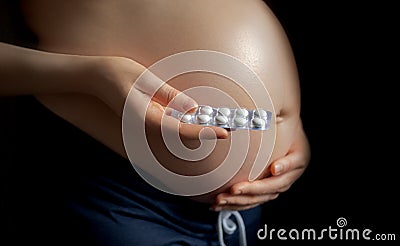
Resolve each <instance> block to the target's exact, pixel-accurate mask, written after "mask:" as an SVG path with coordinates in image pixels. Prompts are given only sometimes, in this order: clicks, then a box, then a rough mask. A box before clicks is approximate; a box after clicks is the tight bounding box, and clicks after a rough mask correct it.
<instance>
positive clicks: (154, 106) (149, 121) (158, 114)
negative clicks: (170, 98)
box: [146, 101, 228, 140]
mask: <svg viewBox="0 0 400 246" xmlns="http://www.w3.org/2000/svg"><path fill="white" fill-rule="evenodd" d="M163 114H164V108H163V107H162V106H161V105H160V104H158V103H156V102H154V101H153V102H151V103H150V104H149V107H148V108H147V112H146V126H147V127H148V128H149V129H160V128H161V124H163V126H162V128H163V129H164V130H166V131H169V132H173V131H175V132H179V136H180V137H181V138H182V139H183V140H189V139H191V140H198V139H226V138H228V132H227V131H226V130H225V129H223V128H221V127H216V126H207V127H204V126H201V125H195V124H185V123H182V122H180V121H179V120H177V119H175V118H173V117H164V119H163Z"/></svg>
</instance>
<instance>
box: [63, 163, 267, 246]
mask: <svg viewBox="0 0 400 246" xmlns="http://www.w3.org/2000/svg"><path fill="white" fill-rule="evenodd" d="M130 172H132V169H129V168H127V169H126V170H120V172H119V171H117V172H114V173H108V175H107V176H96V177H95V178H94V179H93V180H87V179H86V180H82V183H81V185H80V190H79V192H78V193H75V194H74V196H73V197H72V198H71V199H70V200H69V203H68V207H67V209H68V210H69V213H70V214H71V216H70V217H69V219H71V220H72V221H73V222H74V224H75V226H73V228H74V230H75V232H74V233H75V234H76V235H79V240H82V239H83V238H85V241H87V242H90V243H91V244H95V245H115V246H116V245H121V246H122V245H218V233H217V217H218V213H217V212H213V211H210V210H209V205H207V204H202V203H199V202H195V201H192V200H189V199H188V198H183V197H178V196H174V195H170V194H167V193H164V192H162V191H158V190H156V189H154V188H153V187H151V186H150V185H148V184H147V183H145V182H144V181H142V180H141V178H140V177H139V176H138V175H135V174H129V173H130ZM260 212H261V211H260V208H255V209H251V210H248V211H245V212H242V213H241V214H242V217H243V219H244V221H245V224H246V230H247V234H248V236H247V238H248V243H249V245H254V244H255V243H254V240H255V237H256V235H257V234H256V232H257V229H259V228H260V226H259V225H260V224H259V220H260V219H261V215H260ZM224 238H225V243H226V244H227V245H238V244H239V237H238V230H237V231H236V232H235V233H234V234H233V235H225V236H224ZM252 241H253V242H252Z"/></svg>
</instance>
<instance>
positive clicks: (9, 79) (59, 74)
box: [0, 43, 93, 96]
mask: <svg viewBox="0 0 400 246" xmlns="http://www.w3.org/2000/svg"><path fill="white" fill-rule="evenodd" d="M90 59H91V58H90V57H82V56H74V55H66V54H56V53H49V52H43V51H38V50H33V49H28V48H21V47H18V46H14V45H9V44H5V43H0V96H15V95H28V94H48V93H64V92H79V93H80V92H87V91H89V90H90V88H88V87H90V86H91V85H90V83H87V82H88V81H91V80H90V79H89V77H90V76H93V75H91V74H90V73H88V71H90V70H91V69H90V66H91V61H90ZM85 77H87V79H84V78H85Z"/></svg>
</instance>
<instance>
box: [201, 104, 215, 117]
mask: <svg viewBox="0 0 400 246" xmlns="http://www.w3.org/2000/svg"><path fill="white" fill-rule="evenodd" d="M212 112H213V109H212V107H210V106H203V107H201V108H200V113H201V114H207V115H210V114H212Z"/></svg>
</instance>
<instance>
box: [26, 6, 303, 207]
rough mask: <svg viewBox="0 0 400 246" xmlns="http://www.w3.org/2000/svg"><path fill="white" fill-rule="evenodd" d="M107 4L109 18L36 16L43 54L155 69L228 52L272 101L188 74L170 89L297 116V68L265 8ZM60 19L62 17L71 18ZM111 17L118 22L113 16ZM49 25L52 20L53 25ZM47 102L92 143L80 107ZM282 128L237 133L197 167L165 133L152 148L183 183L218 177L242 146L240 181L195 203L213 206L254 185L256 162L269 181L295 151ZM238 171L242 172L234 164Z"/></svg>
mask: <svg viewBox="0 0 400 246" xmlns="http://www.w3.org/2000/svg"><path fill="white" fill-rule="evenodd" d="M50 2H52V1H50ZM105 2H108V4H110V5H111V6H108V7H107V10H105V9H102V8H90V10H88V9H85V10H87V11H89V12H88V13H86V14H85V15H84V16H82V15H79V13H80V11H79V7H78V9H77V6H72V5H71V6H68V3H65V4H66V6H62V8H64V10H65V9H68V8H69V7H70V8H71V9H74V11H62V10H61V9H58V8H60V7H61V6H58V5H54V6H53V9H52V10H51V9H50V10H49V7H48V8H44V9H46V12H45V13H42V15H41V16H40V18H39V16H37V17H35V16H30V18H28V23H29V24H30V25H31V27H32V29H33V30H34V31H35V32H36V33H37V34H38V37H39V47H40V48H41V49H43V50H48V51H54V52H65V53H73V54H85V55H113V56H124V57H129V58H132V59H133V60H135V61H138V62H140V63H141V64H143V65H145V66H151V65H152V64H154V63H156V62H157V61H159V60H160V59H163V58H165V57H168V56H170V55H173V54H177V53H179V52H183V51H190V50H212V51H218V52H223V53H225V54H229V55H231V56H233V57H235V58H237V59H238V60H240V61H241V62H242V63H243V64H244V65H246V66H247V67H249V68H250V69H252V70H253V71H254V72H255V73H256V74H257V76H259V78H260V79H261V81H262V83H263V85H264V86H265V88H266V89H267V91H268V93H269V94H266V93H261V94H260V93H258V94H257V95H249V93H248V90H246V88H252V86H254V85H252V82H251V81H247V82H242V83H239V84H238V83H236V82H235V81H232V80H231V79H228V78H226V77H224V76H221V75H218V74H215V73H204V72H192V73H188V74H182V75H180V76H177V77H174V78H173V79H171V80H170V81H168V83H169V84H171V85H172V86H174V87H176V88H177V89H179V90H182V91H184V90H187V91H188V94H189V95H191V96H193V97H194V98H195V99H196V100H197V101H198V103H199V104H208V105H211V106H221V105H224V106H231V107H234V106H241V107H247V108H254V107H256V105H255V104H254V101H257V100H261V101H264V102H267V103H266V104H264V105H263V107H266V109H268V110H271V111H272V110H273V108H274V109H275V111H274V112H275V113H277V114H280V113H281V112H285V111H288V112H290V109H286V108H285V107H284V105H285V103H284V102H285V100H287V98H288V97H290V96H291V93H293V97H294V98H297V94H296V92H293V91H296V90H292V89H291V88H292V87H293V84H296V83H297V77H296V76H297V74H296V67H295V65H294V60H293V56H292V53H291V49H290V46H289V43H288V41H287V39H286V36H285V34H284V32H283V30H282V28H281V26H280V24H279V22H278V21H277V19H276V18H275V16H274V15H273V14H272V12H271V11H270V10H269V8H268V7H267V6H266V5H265V4H264V3H263V2H262V1H213V0H210V1H190V3H189V1H175V3H176V4H173V3H171V1H155V2H153V3H152V4H148V3H147V4H146V3H145V2H147V1H113V3H114V4H115V5H113V4H111V3H109V2H111V1H105ZM102 3H104V2H102ZM117 3H118V4H117ZM178 3H179V4H178ZM98 6H101V4H99V5H98ZM31 7H35V6H31ZM36 7H40V6H36ZM90 11H92V12H90ZM113 11H114V12H113ZM115 11H116V12H115ZM37 12H40V11H37ZM57 13H63V15H64V16H63V15H61V14H57ZM110 13H114V15H113V16H111V15H110ZM115 13H117V14H115ZM75 14H76V16H75ZM65 15H69V16H65ZM46 18H49V20H48V21H47V22H46V21H45V20H46ZM50 20H51V21H50ZM41 23H42V24H41ZM43 23H46V24H43ZM49 23H50V24H49ZM294 87H296V86H294ZM193 88H200V90H201V88H209V89H210V88H211V91H210V94H209V96H204V95H205V94H207V93H197V92H198V91H197V92H196V90H191V89H193ZM253 90H254V88H253ZM215 91H220V92H223V93H224V94H225V95H228V96H229V97H230V98H231V99H232V100H231V101H224V100H222V99H221V97H219V96H217V94H215V95H216V96H212V95H213V93H214V92H215ZM269 97H270V99H271V100H269ZM265 98H267V100H265ZM40 99H41V101H42V102H43V103H44V104H45V105H46V106H48V107H49V108H50V109H52V110H53V111H54V112H55V113H57V114H59V115H61V116H62V117H64V118H65V119H66V120H68V121H70V122H73V123H74V124H75V125H76V126H78V127H80V128H81V129H83V130H84V131H87V132H89V133H90V134H91V135H93V132H90V130H87V127H86V126H88V125H90V124H88V123H87V122H90V121H91V119H90V118H86V119H85V118H84V117H83V118H82V117H81V118H80V119H76V117H74V116H73V112H69V111H70V110H71V109H70V107H68V106H65V105H68V103H69V102H77V100H75V99H74V96H72V95H71V96H70V97H69V96H68V95H63V97H57V96H54V95H49V96H46V95H43V96H41V98H40ZM93 100H95V99H93V98H90V97H87V98H86V99H84V100H82V101H86V102H88V101H93ZM63 105H64V106H63ZM87 105H91V103H88V104H87ZM93 105H98V104H96V103H93ZM103 106H104V107H106V106H105V105H103ZM257 106H258V105H257ZM102 112H104V115H105V116H104V117H103V118H107V117H108V116H107V113H106V112H108V111H105V110H103V111H102ZM109 117H114V116H111V115H110V116H109ZM274 118H275V117H274ZM275 123H276V122H273V124H272V126H271V129H270V130H269V131H266V132H260V131H252V132H250V133H249V132H247V131H234V132H231V133H230V137H229V139H226V140H218V141H216V143H215V142H212V141H211V142H208V141H204V142H203V144H205V145H210V146H211V145H212V146H213V150H212V152H211V153H209V154H208V155H206V156H204V158H202V159H199V160H197V159H198V158H196V161H190V160H187V159H182V158H180V157H179V156H176V155H174V154H173V153H171V152H170V151H169V149H168V148H167V146H166V145H165V142H164V139H163V138H162V134H161V129H158V130H154V129H153V130H152V131H153V132H152V134H148V137H147V141H148V144H149V148H150V149H151V151H152V153H153V154H154V157H155V158H156V160H157V161H158V162H160V164H161V165H162V166H164V167H165V168H166V169H168V170H170V171H172V172H173V173H176V174H180V175H184V176H198V175H201V174H205V173H209V172H211V171H212V170H215V169H216V168H217V167H219V166H220V165H221V163H223V162H224V160H226V159H227V157H228V156H231V155H232V154H236V155H238V154H237V153H233V152H232V146H233V145H235V146H242V149H245V150H246V151H244V152H243V153H242V152H241V151H239V152H238V153H242V154H240V156H236V157H235V158H232V157H230V159H229V160H233V162H238V163H239V162H240V163H239V164H240V168H239V171H238V172H236V173H235V175H232V176H233V178H232V179H230V180H229V182H227V183H225V184H224V185H222V186H220V187H219V188H218V189H214V190H212V191H210V192H209V193H207V194H203V195H199V196H195V197H193V199H196V200H199V201H204V202H212V198H213V196H214V195H215V194H217V193H219V192H221V191H226V190H227V189H228V188H229V187H230V186H231V185H232V184H233V183H236V182H239V181H243V180H248V178H249V174H250V171H251V168H252V167H253V165H254V163H255V161H256V159H257V158H261V159H260V160H262V161H264V162H265V165H264V167H265V168H264V170H263V171H262V172H260V175H258V177H257V178H261V177H263V176H265V175H267V174H268V169H267V168H266V167H267V165H268V164H269V163H270V162H271V161H272V160H273V159H275V158H277V157H279V156H282V155H283V154H285V153H286V152H287V151H288V148H289V145H290V137H288V136H290V131H292V130H291V129H292V128H294V126H293V127H292V126H291V125H290V124H287V126H286V130H285V133H282V132H283V128H282V127H279V126H277V125H276V124H275ZM111 125H112V124H111ZM114 128H118V129H108V131H116V132H119V134H120V135H122V134H121V129H120V125H119V124H114ZM157 131H158V132H157ZM154 133H155V134H154ZM275 133H276V145H275V148H274V143H275ZM96 134H97V136H94V137H95V138H97V139H99V140H102V139H105V137H104V136H101V133H96ZM99 134H100V135H99ZM104 135H107V133H104ZM183 144H184V145H185V146H186V147H188V148H189V149H196V148H197V147H199V146H200V142H199V141H183ZM214 145H215V146H214ZM271 154H272V155H271ZM227 165H229V163H227ZM231 165H232V166H235V165H236V166H237V164H235V163H231Z"/></svg>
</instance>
